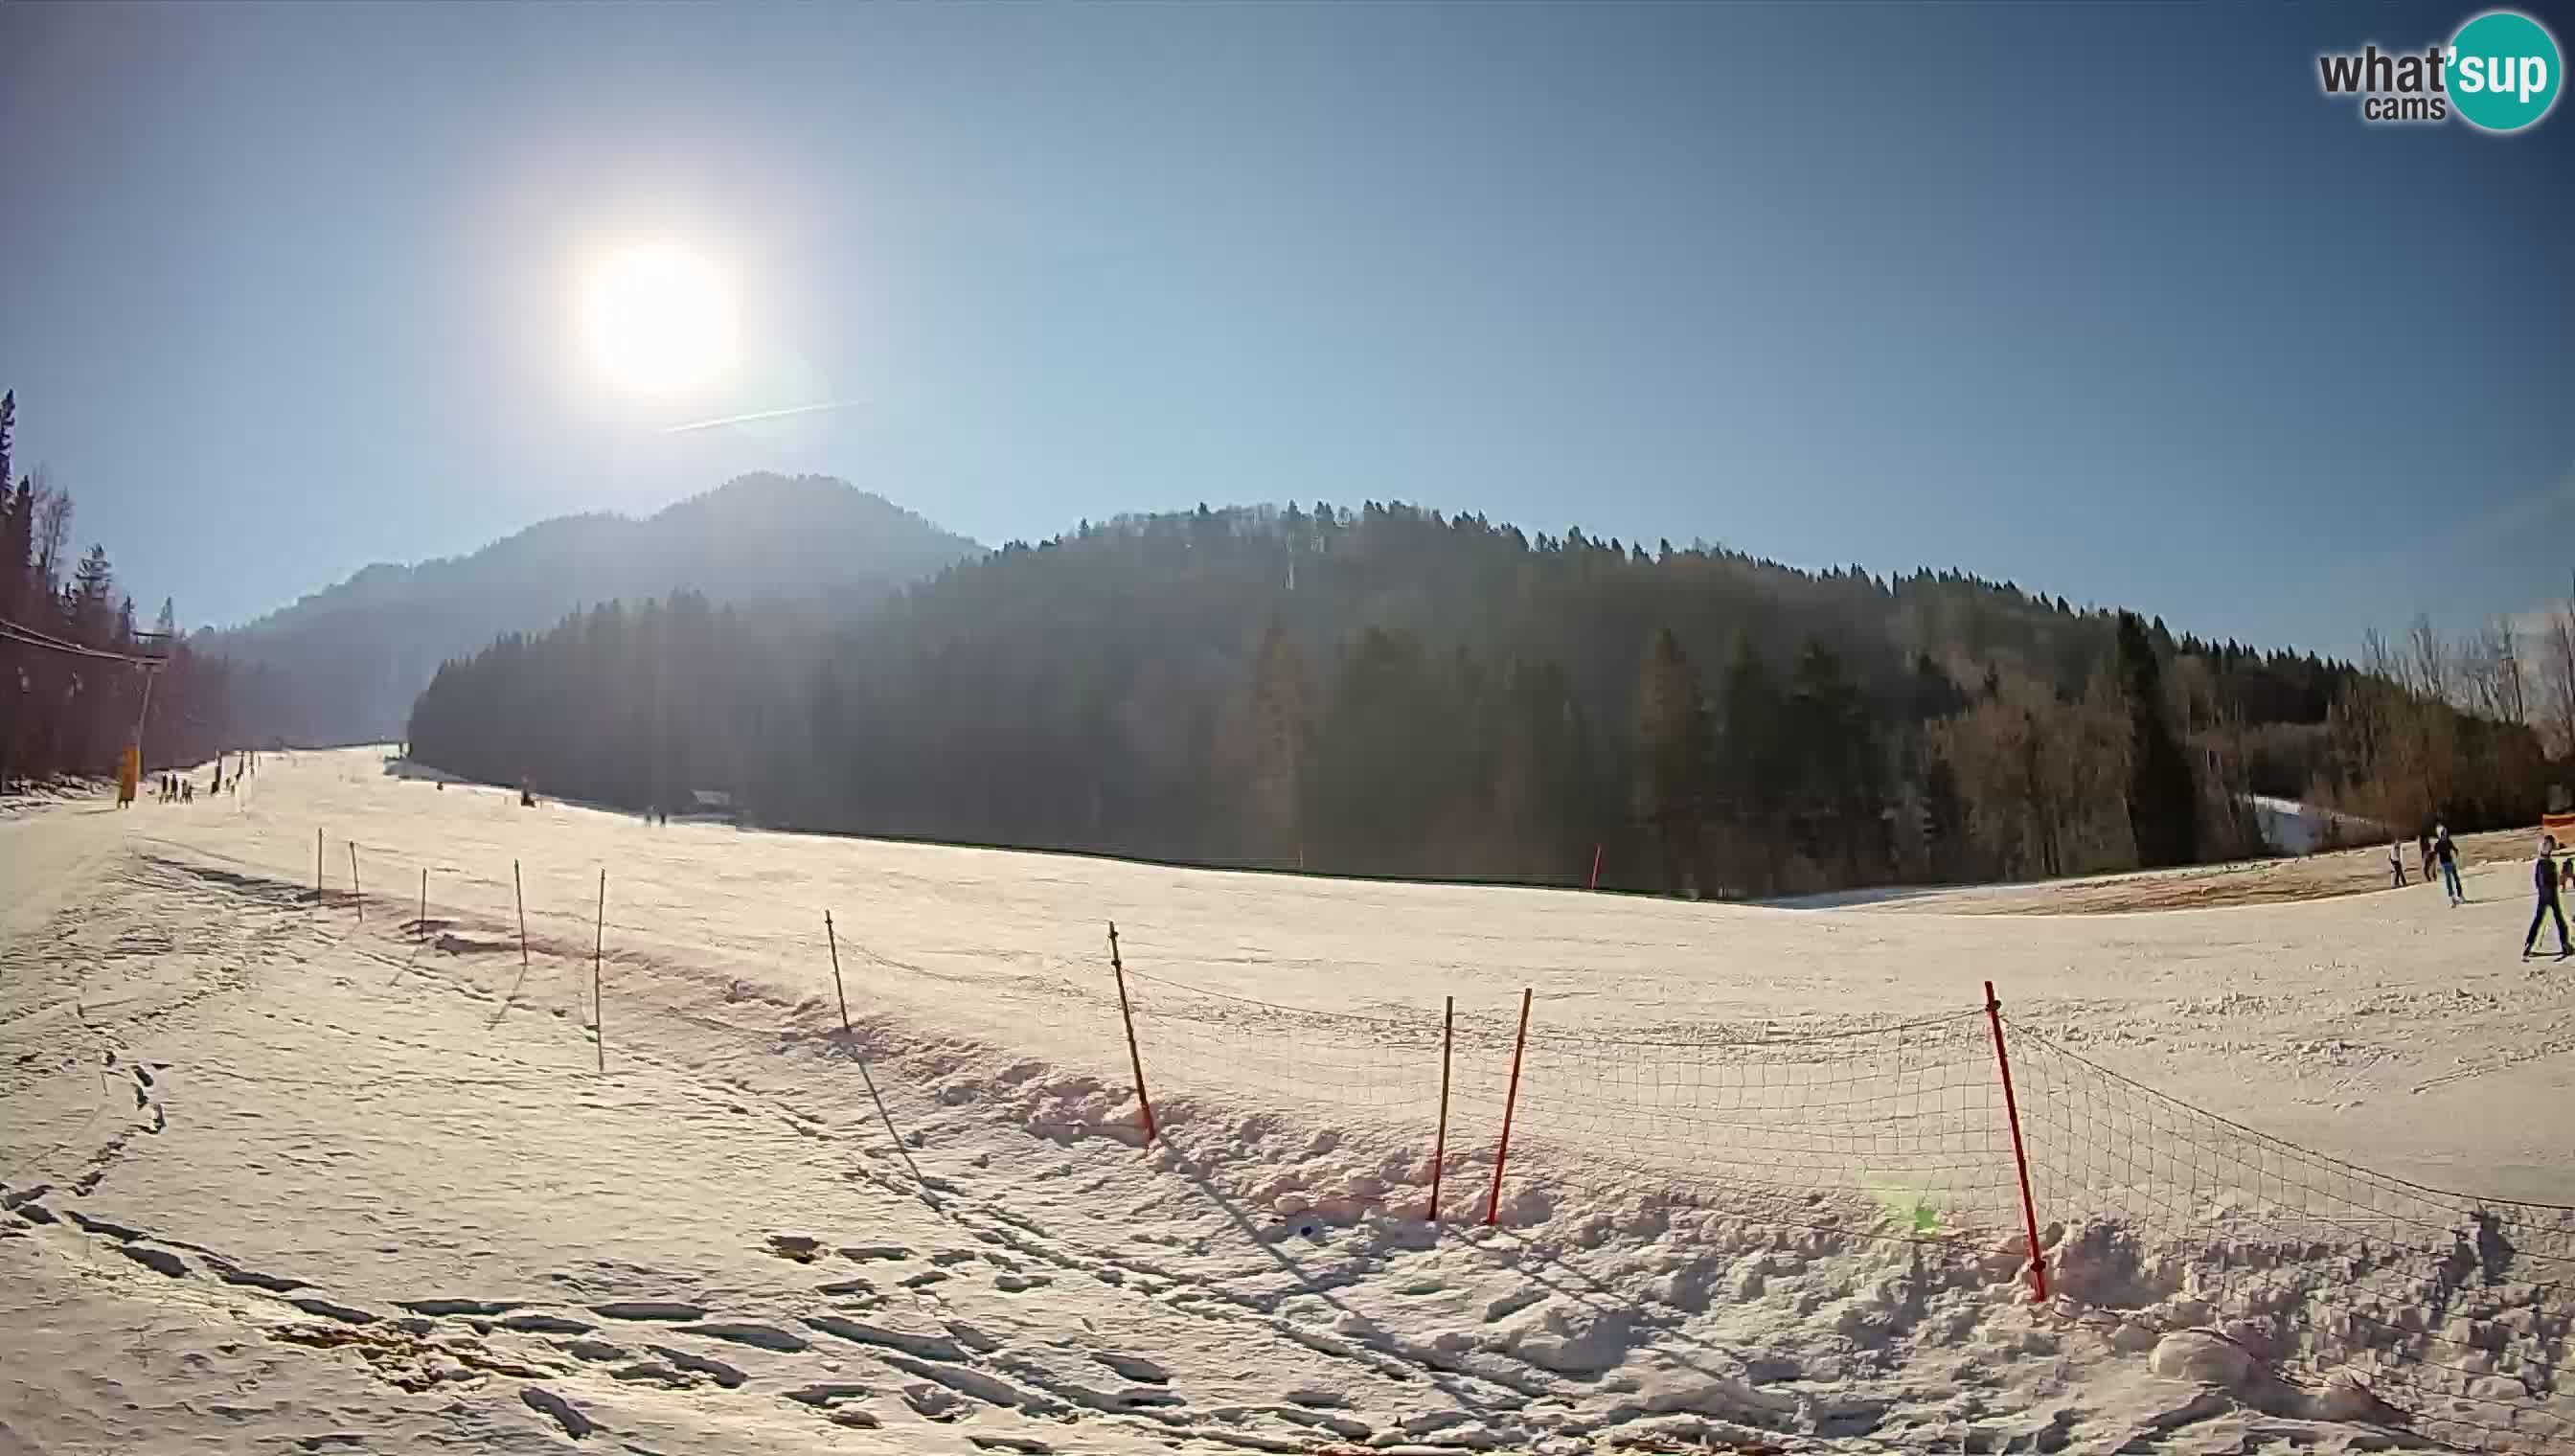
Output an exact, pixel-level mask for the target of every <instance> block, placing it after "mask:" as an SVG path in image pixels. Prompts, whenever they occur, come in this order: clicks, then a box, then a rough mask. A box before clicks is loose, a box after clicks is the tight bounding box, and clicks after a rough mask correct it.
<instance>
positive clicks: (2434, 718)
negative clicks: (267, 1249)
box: [410, 503, 2564, 895]
mask: <svg viewBox="0 0 2575 1456" xmlns="http://www.w3.org/2000/svg"><path fill="white" fill-rule="evenodd" d="M2381 666H2382V665H2371V666H2370V667H2358V666H2354V665H2351V664H2347V663H2340V662H2331V661H2327V660H2324V659H2321V658H2318V657H2316V656H2315V655H2313V654H2295V653H2290V652H2285V651H2269V652H2263V651H2257V650H2254V649H2250V648H2246V647H2244V646H2241V645H2239V644H2236V643H2231V642H2230V643H2225V644H2217V643H2208V642H2201V641H2199V640H2197V639H2195V638H2189V637H2184V638H2181V639H2178V640H2176V639H2175V638H2174V636H2173V635H2172V634H2171V633H2170V632H2169V631H2167V630H2166V629H2165V628H2164V626H2163V624H2162V623H2161V622H2160V621H2148V620H2145V619H2141V618H2138V617H2136V616H2134V615H2131V614H2125V613H2119V612H2113V611H2108V610H2102V609H2095V608H2076V607H2073V606H2071V605H2070V604H2068V603H2067V602H2066V601H2065V600H2064V599H2062V598H2054V599H2050V598H2047V597H2044V596H2039V595H2034V594H2029V593H2025V592H2023V591H2022V590H2021V589H2020V588H2018V587H2017V586H2015V585H2013V584H2011V583H1994V582H1987V581H1982V580H1979V579H1977V578H1974V577H1970V576H1966V575H1962V574H1958V573H1953V572H1944V573H1933V572H1928V571H1924V572H1917V573H1915V574H1913V575H1910V576H1900V577H1889V578H1881V577H1874V576H1872V575H1870V574H1869V573H1866V572H1864V571H1860V570H1857V569H1842V570H1830V571H1823V572H1809V571H1802V570H1796V569H1792V568H1788V567H1785V566H1781V565H1779V564H1777V563H1773V562H1768V561H1762V560H1758V559H1755V558H1752V557H1749V556H1746V555H1743V554H1740V553H1736V552H1731V551H1727V550H1724V549H1721V548H1717V547H1710V546H1705V545H1693V546H1690V547H1687V548H1675V547H1673V546H1672V545H1671V544H1670V543H1669V542H1659V543H1656V544H1655V546H1654V547H1653V548H1652V549H1650V550H1648V549H1647V548H1646V547H1645V546H1643V545H1642V544H1636V543H1621V542H1619V541H1615V540H1609V541H1601V540H1595V539H1592V538H1589V537H1586V536H1584V535H1583V534H1582V533H1581V532H1579V531H1568V532H1566V533H1564V534H1563V535H1562V536H1550V535H1545V534H1540V535H1536V536H1534V537H1532V536H1530V535H1528V534H1525V533H1523V532H1521V531H1520V530H1518V529H1516V528H1513V527H1508V526H1497V525H1493V524H1491V523H1488V522H1487V521H1485V520H1484V519H1483V518H1481V517H1477V516H1471V515H1463V516H1443V515H1441V514H1439V513H1437V512H1432V511H1425V510H1420V509H1417V508H1414V507H1410V506H1405V505H1400V504H1393V505H1382V504H1377V503H1369V504H1367V505H1365V506H1364V507H1362V508H1361V509H1360V510H1358V511H1355V512H1352V511H1346V510H1340V509H1335V508H1333V507H1331V506H1329V505H1317V506H1315V507H1313V508H1312V509H1310V510H1308V509H1304V508H1301V507H1297V506H1289V507H1287V508H1285V509H1271V508H1258V509H1237V510H1229V511H1211V510H1209V509H1207V508H1205V507H1202V508H1200V509H1199V510H1198V511H1196V512H1191V513H1175V514H1169V515H1156V516H1146V517H1134V518H1122V519H1120V520H1118V521H1115V522H1110V523H1106V524H1091V523H1085V524H1084V525H1083V526H1082V527H1080V528H1079V529H1078V530H1076V531H1074V532H1072V533H1069V534H1067V535H1066V536H1063V537H1061V538H1058V539H1055V540H1052V541H1048V542H1045V543H1042V544H1039V545H1035V546H1030V545H1026V544H1018V543H1015V544H1013V545H1011V546H1008V547H1005V548H1004V549H1002V550H1000V551H998V552H995V553H992V554H990V555H988V556H984V557H981V558H978V559H976V560H972V561H968V562H964V563H960V564H958V565H956V566H953V567H951V568H949V569H948V570H946V571H945V572H943V573H941V574H940V575H939V576H938V577H936V578H935V579H932V580H930V581H928V582H925V583H922V584H920V585H917V586H915V587H913V588H910V589H908V590H906V591H904V592H902V593H900V594H897V595H896V596H894V597H893V598H891V599H890V600H887V601H885V602H883V603H882V604H879V605H876V606H873V607H871V608H868V609H866V610H863V611H842V612H837V613H832V612H824V611H820V610H816V609H795V608H789V607H782V606H766V607H759V608H751V607H738V608H725V609H719V608H715V607H712V606H710V605H709V604H708V603H707V602H706V601H705V600H703V599H701V598H698V597H695V596H692V595H687V594H681V595H676V596H673V597H671V598H669V599H667V600H663V601H655V602H646V603H642V604H639V605H635V606H628V605H623V604H613V605H609V606H605V607H601V608H597V609H594V610H590V611H586V612H581V613H577V614H575V615H573V616H572V617H570V618H568V619H567V620H566V621H564V622H563V623H562V624H561V625H560V626H558V627H556V628H554V629H552V630H551V631H547V632H544V633H539V634H535V635H514V636H511V637H505V638H503V639H501V640H500V641H498V642H496V643H495V644H493V645H492V646H490V647H488V648H486V649H485V650H483V651H481V652H479V653H476V654H474V655H473V656H471V657H469V658H464V659H460V660H456V661H452V662H449V663H448V664H446V665H445V666H444V667H443V668H441V669H440V670H439V671H438V673H437V674H436V676H435V677H434V679H433V680H432V682H431V683H430V686H429V687H428V689H427V690H426V691H425V692H424V693H423V694H422V695H421V697H420V699H419V701H418V703H417V705H416V706H415V708H414V711H413V715H412V720H411V728H410V735H411V742H412V751H413V752H414V754H415V755H416V756H418V757H420V758H421V759H422V760H424V761H426V762H429V763H432V764H434V765H436V766H439V767H442V768H447V769H450V770H453V771H457V772H461V773H466V774H469V775H472V776H476V777H481V778H487V779H493V780H498V781H503V782H520V781H523V780H524V781H528V782H530V783H531V784H532V785H533V786H535V787H536V788H538V789H539V791H541V792H547V793H553V794H560V795H564V796H568V797H574V798H586V799H595V800H598V801H602V802H606V803H611V804H616V805H621V806H624V807H628V808H635V809H642V808H645V807H647V806H649V805H655V804H658V805H661V806H663V807H666V808H672V807H684V806H686V805H687V803H688V802H689V795H690V793H691V792H692V791H693V790H697V789H715V790H721V791H723V792H725V793H727V794H729V795H731V796H733V798H734V799H735V800H736V802H737V803H739V804H740V805H741V806H742V807H743V808H744V810H745V811H746V812H747V813H748V814H749V816H751V817H752V818H754V819H755V820H757V821H759V822H762V823H766V824H770V825H775V826H781V827H793V828H807V829H818V830H832V831H843V832H861V833H872V834H888V835H904V836H919V837H928V838H938V839H946V840H958V841H967V842H982V843H999V844H1014V845H1025V846H1032V847H1048V848H1064V849H1078V850H1089V851H1100V852H1109V853H1117V854H1124V855H1132V856H1137V857H1146V858H1158V859H1170V860H1181V861H1190V862H1199V863H1214V864H1233V865H1248V866H1266V867H1297V866H1301V867H1304V868H1307V869H1311V870H1316V871H1323V872H1335V873H1355V874H1380V875H1401V876H1414V877H1437V878H1473V879H1502V880H1515V881H1524V882H1536V883H1554V884H1578V883H1584V882H1587V881H1588V880H1589V879H1590V876H1591V874H1592V872H1593V868H1594V865H1595V863H1596V864H1597V866H1598V873H1599V882H1600V883H1601V884H1602V886H1603V887H1615V888H1626V889H1641V890H1653V891H1663V892H1678V893H1695V894H1705V895H1751V894H1776V893H1788V892H1799V891H1807V890H1819V889H1828V888H1835V887H1843V886H1854V885H1866V884H1874V883H1886V882H1922V881H1938V880H1964V879H1984V878H1996V877H2020V876H2035V875H2049V874H2067V873H2079V872H2087V871H2096V870H2106V869H2115V868H2122V867H2127V866H2132V865H2138V864H2163V863H2183V862H2191V861H2194V860H2203V859H2214V858H2221V857H2228V856H2234V855H2242V854H2250V853H2255V852H2258V851H2259V847H2260V844H2259V839H2258V833H2257V829H2256V826H2255V822H2254V820H2253V817H2252V815H2251V812H2250V810H2249V806H2248V802H2247V799H2248V795H2250V794H2253V793H2257V792H2260V793H2276V794H2282V795H2284V796H2304V795H2307V794H2308V793H2310V791H2311V790H2312V791H2314V792H2317V793H2322V794H2330V795H2332V796H2334V797H2335V799H2336V801H2338V802H2343V803H2350V802H2356V801H2361V800H2363V799H2366V800H2368V801H2370V802H2373V803H2383V804H2384V805H2385V806H2386V807H2387V810H2388V811H2389V812H2399V811H2402V812H2413V811H2414V810H2415V809H2416V808H2417V807H2418V805H2417V803H2416V802H2415V800H2414V799H2412V798H2409V797H2407V796H2406V794H2405V793H2404V792H2400V791H2399V790H2398V789H2397V788H2395V787H2394V786H2393V785H2395V784H2397V783H2399V782H2400V781H2416V782H2419V783H2420V784H2421V785H2422V792H2423V793H2425V794H2428V795H2429V798H2428V799H2427V800H2426V801H2427V802H2436V803H2437V808H2436V811H2437V812H2441V813H2445V814H2447V815H2448V816H2449V821H2450V823H2451V826H2452V827H2453V828H2456V829H2468V828H2474V827H2480V826H2484V825H2487V824H2501V823H2506V822H2527V821H2528V818H2529V816H2530V815H2531V814H2533V813H2535V812H2536V811H2537V809H2538V808H2539V806H2540V802H2539V801H2540V800H2541V799H2542V798H2543V797H2544V796H2545V793H2546V791H2547V786H2548V781H2549V779H2550V777H2551V775H2553V774H2556V773H2559V772H2561V771H2562V769H2563V766H2564V763H2563V760H2562V759H2560V760H2551V759H2550V758H2549V757H2548V756H2547V754H2546V753H2545V752H2543V751H2542V750H2541V749H2540V746H2539V742H2540V740H2539V738H2538V737H2537V736H2536V735H2534V734H2533V733H2532V731H2531V729H2530V728H2528V727H2527V726H2526V725H2525V724H2523V723H2522V722H2519V721H2508V722H2507V721H2498V720H2497V719H2496V718H2494V717H2492V716H2481V715H2480V713H2479V712H2477V711H2473V708H2474V706H2473V705H2462V704H2461V703H2460V702H2459V701H2457V700H2456V699H2455V698H2454V697H2452V696H2448V695H2445V694H2442V693H2439V692H2432V691H2427V690H2426V688H2425V685H2423V684H2421V683H2419V682H2408V681H2404V680H2402V679H2396V678H2390V677H2389V676H2388V675H2387V674H2386V673H2384V672H2383V671H2380V670H2379V669H2380V668H2381ZM2389 705H2394V706H2395V707H2389ZM2400 710H2401V715H2402V716H2405V721H2406V722H2407V723H2408V724H2418V725H2429V726H2432V727H2427V728H2419V729H2418V730H2417V731H2418V735H2419V733H2432V734H2434V735H2435V736H2439V737H2441V739H2442V741H2444V742H2447V743H2450V744H2453V745H2454V746H2455V750H2456V751H2457V752H2458V753H2459V754H2460V755H2461V758H2460V761H2461V762H2467V761H2470V760H2474V761H2475V762H2476V763H2477V764H2478V765H2479V766H2478V767H2477V768H2476V769H2475V771H2474V772H2473V773H2471V772H2467V771H2465V770H2461V771H2460V772H2457V773H2453V774H2451V775H2449V776H2446V777H2442V776H2433V777H2428V778H2427V777H2426V776H2425V775H2424V774H2423V773H2422V772H2421V771H2420V769H2419V765H2418V763H2417V761H2416V757H2415V756H2408V755H2409V754H2411V753H2413V752H2414V750H2413V749H2412V748H2410V747H2408V746H2406V744H2407V743H2408V742H2409V741H2410V740H2409V739H2406V738H2405V737H2404V736H2403V735H2402V734H2398V733H2395V732H2393V731H2392V730H2389V729H2386V728H2382V727H2380V724H2381V722H2382V720H2385V719H2387V718H2389V717H2390V716H2391V715H2395V714H2399V713H2400ZM2364 724H2365V725H2366V726H2367V727H2366V729H2365V730H2364V728H2363V725H2364ZM2416 756H2419V755H2416ZM2372 795H2375V797H2371V796H2372Z"/></svg>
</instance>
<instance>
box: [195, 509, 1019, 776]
mask: <svg viewBox="0 0 2575 1456" xmlns="http://www.w3.org/2000/svg"><path fill="white" fill-rule="evenodd" d="M982 551H983V548H982V547H980V546H978V545H977V544H976V543H974V542H972V541H969V540H967V539H966V538H964V537H962V536H958V535H955V534H954V533H951V532H948V531H944V530H942V529H941V528H939V527H938V526H935V525H933V524H932V523H930V522H928V521H926V520H924V519H922V518H921V517H920V516H917V515H915V514H913V513H912V512H910V511H906V510H904V509H903V508H902V507H899V506H896V505H894V504H893V503H892V502H890V501H887V500H886V499H885V498H883V497H881V496H878V495H875V494H873V493H871V492H867V491H862V490H860V489H858V488H857V487H855V486H853V485H851V484H850V483H848V482H847V481H843V480H839V479H836V478H834V477H831V476H792V477H791V476H780V475H772V474H767V473H761V474H754V475H747V476H742V477H739V478H737V479H735V480H732V481H730V482H727V483H726V484H725V485H723V486H720V487H718V488H717V489H715V490H713V491H709V492H707V493H705V494H703V495H699V496H693V497H691V498H690V499H688V500H685V501H681V502H679V503H677V504H675V505H673V506H670V507H668V508H666V509H664V510H662V511H660V512H657V513H655V514H654V515H652V516H649V517H646V518H644V519H642V520H637V519H634V518H631V517H626V516H618V515H611V514H606V513H591V514H586V515H579V516H561V517H556V518H553V519H551V520H547V521H541V522H539V523H537V524H536V525H534V526H531V527H529V528H527V529H526V530H524V531H521V532H518V533H517V534H515V535H512V536H509V537H505V538H503V539H502V540H500V541H497V542H494V543H493V544H491V545H490V546H487V547H484V548H482V549H481V550H479V551H476V552H473V553H470V554H468V555H465V556H459V557H445V558H440V559H438V560H434V561H427V562H422V563H420V564H419V565H417V566H395V565H390V564H383V563H380V564H377V565H375V566H370V567H367V568H365V569H364V570H362V571H359V572H358V573H356V574H355V575H353V576H351V577H350V578H349V579H348V580H346V581H344V582H341V583H339V584H338V585H336V586H332V587H328V588H325V589H324V590H322V591H319V592H316V593H313V594H312V595H310V596H308V597H305V598H303V599H302V600H301V601H298V602H297V603H296V604H295V605H294V606H292V607H287V608H284V609H281V610H280V611H277V612H274V613H271V614H269V615H268V616H266V617H263V618H260V619H259V620H257V621H255V622H252V623H249V624H247V625H245V626H242V627H238V628H232V629H228V630H225V631H222V632H217V633H212V634H207V635H205V636H203V637H201V638H200V639H199V647H200V650H201V651H204V652H207V653H211V654H216V655H220V656H224V657H228V658H231V659H233V660H234V661H235V662H237V663H240V664H242V665H244V667H245V668H247V669H248V670H249V672H248V673H247V675H246V677H245V680H244V681H243V682H242V684H241V686H240V688H239V689H238V690H237V691H236V693H235V695H234V719H235V729H236V731H237V732H240V733H242V734H245V735H246V736H248V737H250V738H251V739H252V740H254V741H267V740H270V739H273V738H283V739H286V740H288V741H291V742H297V743H330V742H365V741H376V740H384V739H391V738H398V737H400V736H401V735H402V732H403V728H404V724H405V721H406V720H407V719H408V718H409V716H410V713H411V707H412V700H413V699H414V698H416V697H417V696H418V695H419V693H420V691H421V689H423V688H424V687H426V686H428V683H429V680H430V678H431V676H432V675H433V674H435V673H436V672H437V671H438V666H439V664H441V663H443V662H445V661H446V660H448V659H449V658H454V657H463V656H467V655H470V654H472V653H473V652H475V651H477V650H478V649H481V648H483V647H484V646H486V645H488V644H489V643H491V642H492V641H493V640H494V639H495V638H498V637H501V636H504V635H506V634H509V633H513V632H527V633H534V632H539V631H543V630H544V629H546V628H549V627H551V626H553V625H554V624H555V623H557V622H559V621H561V620H562V619H563V618H564V617H565V616H566V615H568V614H570V613H573V612H577V611H580V610H582V609H584V608H587V607H590V606H593V605H595V604H598V603H602V602H610V601H618V600H628V601H634V600H640V599H644V598H654V597H662V596H666V595H668V594H669V593H671V592H673V591H680V590H687V591H695V592H698V593H701V594H703V595H704V596H705V597H707V598H708V599H709V600H710V601H711V602H714V603H717V604H719V605H721V604H726V603H745V604H748V603H755V602H790V603H792V602H812V603H815V604H817V605H818V606H823V607H827V608H841V607H847V606H850V605H852V604H853V603H854V602H857V601H864V600H869V599H873V598H875V597H879V596H882V595H883V594H885V593H887V592H889V591H892V590H893V589H895V588H898V587H901V586H903V585H905V584H906V583H909V582H913V581H917V580H919V579H921V578H924V577H928V576H931V575H934V574H936V573H937V572H939V571H940V570H941V569H943V568H945V567H948V566H951V565H954V564H955V563H957V562H960V561H963V560H966V559H968V558H970V557H973V556H976V555H979V554H981V552H982Z"/></svg>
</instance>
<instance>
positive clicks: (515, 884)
mask: <svg viewBox="0 0 2575 1456" xmlns="http://www.w3.org/2000/svg"><path fill="white" fill-rule="evenodd" d="M510 897H511V898H512V899H514V900H516V901H518V904H519V969H521V970H525V969H527V968H528V891H527V887H526V886H525V885H523V884H521V883H520V882H519V861H518V860H516V859H513V860H511V861H510Z"/></svg>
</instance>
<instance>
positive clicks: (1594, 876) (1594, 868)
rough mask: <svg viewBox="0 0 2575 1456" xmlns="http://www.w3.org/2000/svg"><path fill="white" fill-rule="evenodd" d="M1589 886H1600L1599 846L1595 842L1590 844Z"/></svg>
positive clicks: (1596, 887) (1595, 887)
mask: <svg viewBox="0 0 2575 1456" xmlns="http://www.w3.org/2000/svg"><path fill="white" fill-rule="evenodd" d="M1591 887H1592V888H1593V889H1598V888H1599V887H1600V846H1599V845H1597V844H1594V845H1592V846H1591Z"/></svg>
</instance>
